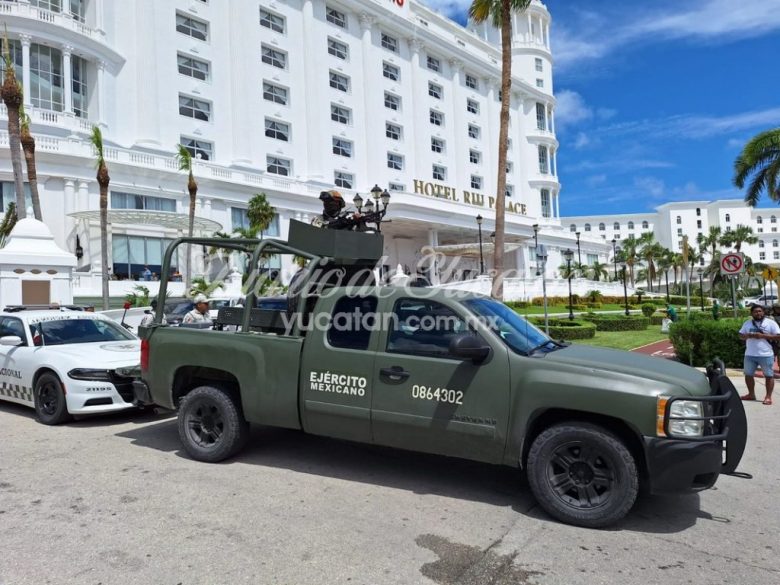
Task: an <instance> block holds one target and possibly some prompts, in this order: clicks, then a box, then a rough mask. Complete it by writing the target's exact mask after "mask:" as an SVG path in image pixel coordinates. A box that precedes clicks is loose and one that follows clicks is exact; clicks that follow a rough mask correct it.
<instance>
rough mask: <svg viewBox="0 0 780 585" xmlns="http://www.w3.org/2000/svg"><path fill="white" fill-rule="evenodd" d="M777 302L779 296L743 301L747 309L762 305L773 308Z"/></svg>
mask: <svg viewBox="0 0 780 585" xmlns="http://www.w3.org/2000/svg"><path fill="white" fill-rule="evenodd" d="M776 302H777V295H761V296H760V297H750V298H746V299H743V300H742V303H743V304H744V306H745V307H749V306H750V305H761V306H763V307H771V306H772V305H774V304H775V303H776Z"/></svg>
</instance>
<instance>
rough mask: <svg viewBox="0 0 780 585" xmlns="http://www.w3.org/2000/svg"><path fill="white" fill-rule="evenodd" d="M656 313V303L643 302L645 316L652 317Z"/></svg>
mask: <svg viewBox="0 0 780 585" xmlns="http://www.w3.org/2000/svg"><path fill="white" fill-rule="evenodd" d="M653 313H655V305H654V304H653V303H642V314H643V315H644V316H645V317H651V316H652V315H653Z"/></svg>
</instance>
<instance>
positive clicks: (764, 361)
mask: <svg viewBox="0 0 780 585" xmlns="http://www.w3.org/2000/svg"><path fill="white" fill-rule="evenodd" d="M750 316H751V318H750V319H748V320H747V321H745V323H744V324H743V325H742V328H741V329H740V330H739V338H740V339H743V340H745V358H744V369H745V384H746V385H747V389H748V393H747V394H745V395H744V396H742V400H755V399H756V392H755V383H756V380H755V374H756V368H759V367H760V368H761V373H762V374H764V380H765V381H766V397H765V398H764V404H766V405H767V406H768V405H770V404H772V390H774V388H775V379H774V371H773V365H774V363H775V352H774V348H773V347H772V343H770V342H772V341H777V340H780V326H778V324H777V323H775V322H774V321H772V319H769V318H766V317H765V316H764V308H763V307H762V306H760V305H753V306H752V307H751V309H750Z"/></svg>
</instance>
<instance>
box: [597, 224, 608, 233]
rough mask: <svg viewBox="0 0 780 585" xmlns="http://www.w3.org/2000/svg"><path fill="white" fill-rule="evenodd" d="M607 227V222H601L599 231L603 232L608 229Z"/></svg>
mask: <svg viewBox="0 0 780 585" xmlns="http://www.w3.org/2000/svg"><path fill="white" fill-rule="evenodd" d="M606 229H607V226H606V224H603V223H600V224H599V231H600V232H603V231H604V230H606Z"/></svg>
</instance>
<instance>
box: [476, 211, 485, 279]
mask: <svg viewBox="0 0 780 585" xmlns="http://www.w3.org/2000/svg"><path fill="white" fill-rule="evenodd" d="M477 229H478V230H479V274H480V276H481V275H483V274H485V258H484V256H483V255H482V215H477Z"/></svg>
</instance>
